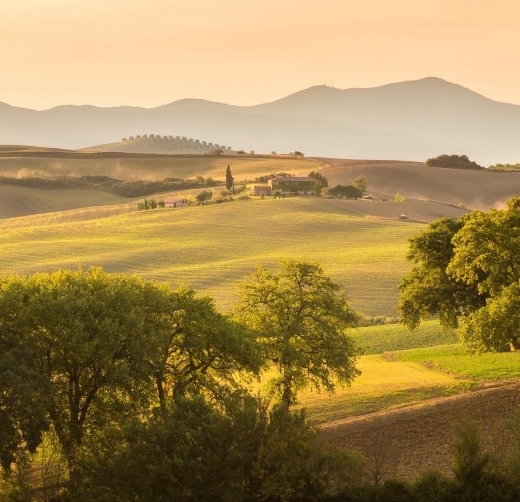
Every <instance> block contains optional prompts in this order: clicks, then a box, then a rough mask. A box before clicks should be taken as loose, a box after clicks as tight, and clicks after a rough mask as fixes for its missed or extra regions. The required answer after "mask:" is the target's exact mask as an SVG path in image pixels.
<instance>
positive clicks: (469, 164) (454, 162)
mask: <svg viewBox="0 0 520 502" xmlns="http://www.w3.org/2000/svg"><path fill="white" fill-rule="evenodd" d="M426 165H427V166H432V167H451V168H455V169H484V168H483V167H482V166H479V165H478V164H477V163H476V162H473V161H471V160H469V159H468V156H467V155H446V154H443V155H439V156H438V157H432V158H430V159H427V160H426Z"/></svg>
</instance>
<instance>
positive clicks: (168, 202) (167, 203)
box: [164, 196, 189, 208]
mask: <svg viewBox="0 0 520 502" xmlns="http://www.w3.org/2000/svg"><path fill="white" fill-rule="evenodd" d="M188 204H189V201H188V199H181V198H178V197H172V196H168V197H165V198H164V207H173V208H177V207H184V206H187V205H188Z"/></svg>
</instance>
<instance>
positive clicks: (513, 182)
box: [316, 158, 520, 211]
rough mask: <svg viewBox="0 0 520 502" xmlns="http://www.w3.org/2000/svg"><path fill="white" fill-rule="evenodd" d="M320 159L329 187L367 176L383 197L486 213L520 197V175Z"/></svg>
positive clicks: (371, 188)
mask: <svg viewBox="0 0 520 502" xmlns="http://www.w3.org/2000/svg"><path fill="white" fill-rule="evenodd" d="M316 160H317V161H318V162H319V164H320V165H321V166H322V169H321V170H320V172H321V174H323V176H325V177H326V178H327V180H328V182H329V186H335V185H337V184H342V185H345V184H350V183H351V182H352V180H353V179H354V178H356V177H357V176H359V175H363V176H365V177H366V179H367V182H368V190H369V192H370V193H372V194H374V195H377V196H378V197H379V198H387V199H392V198H393V196H394V195H395V194H396V193H399V194H401V195H403V196H404V197H405V198H407V199H413V200H419V201H430V202H431V201H435V202H437V203H443V204H449V205H452V206H455V207H460V206H462V207H465V208H467V209H480V210H483V211H485V210H487V209H489V208H501V207H504V205H505V202H506V201H507V200H508V199H509V198H511V197H513V196H518V195H520V172H498V171H487V170H470V169H444V168H440V167H430V166H427V165H426V164H425V163H423V162H404V161H395V160H344V159H323V158H320V159H316Z"/></svg>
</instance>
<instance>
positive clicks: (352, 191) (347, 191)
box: [327, 185, 363, 199]
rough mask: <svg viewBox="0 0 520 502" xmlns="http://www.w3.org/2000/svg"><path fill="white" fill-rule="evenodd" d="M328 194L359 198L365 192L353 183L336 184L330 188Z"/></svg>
mask: <svg viewBox="0 0 520 502" xmlns="http://www.w3.org/2000/svg"><path fill="white" fill-rule="evenodd" d="M327 194H328V195H332V196H334V197H339V198H340V199H341V198H343V197H345V198H346V199H359V198H360V197H362V196H363V192H362V191H361V190H360V189H359V188H356V187H355V186H353V185H347V186H345V185H336V186H335V187H334V188H329V189H328V190H327Z"/></svg>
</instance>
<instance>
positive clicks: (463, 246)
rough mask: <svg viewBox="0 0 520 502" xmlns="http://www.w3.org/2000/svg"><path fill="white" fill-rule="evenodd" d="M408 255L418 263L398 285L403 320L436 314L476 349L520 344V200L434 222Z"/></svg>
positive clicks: (412, 323)
mask: <svg viewBox="0 0 520 502" xmlns="http://www.w3.org/2000/svg"><path fill="white" fill-rule="evenodd" d="M408 259H409V260H411V261H413V262H415V263H416V265H415V266H414V267H413V268H412V270H411V271H410V273H409V274H408V276H407V277H405V278H404V280H403V281H402V283H401V285H400V290H401V296H400V300H399V310H400V316H401V321H402V322H403V323H404V324H406V325H407V326H409V327H410V328H412V329H413V328H415V327H416V326H417V325H418V324H419V322H420V321H421V320H422V319H426V318H428V317H430V316H432V315H438V316H439V319H440V322H441V324H442V325H443V326H445V327H453V328H458V332H459V336H460V338H461V340H462V341H464V342H465V343H466V344H467V345H468V346H469V347H470V348H471V349H473V350H475V351H485V350H492V351H498V350H503V349H504V348H505V347H507V346H508V344H509V343H512V344H513V345H514V346H518V337H519V329H518V325H520V324H519V323H520V313H519V312H520V310H518V307H519V306H520V302H519V301H518V293H519V292H520V198H513V199H511V200H510V201H509V202H508V205H507V209H502V210H495V209H491V210H490V211H488V212H482V211H472V212H471V213H468V214H467V215H464V216H462V217H461V218H460V219H459V220H452V219H450V218H442V219H440V220H437V221H435V222H433V223H431V224H430V225H429V227H428V228H427V229H426V230H425V231H423V232H421V233H420V234H418V235H417V236H415V237H413V238H412V239H411V244H410V250H409V253H408Z"/></svg>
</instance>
